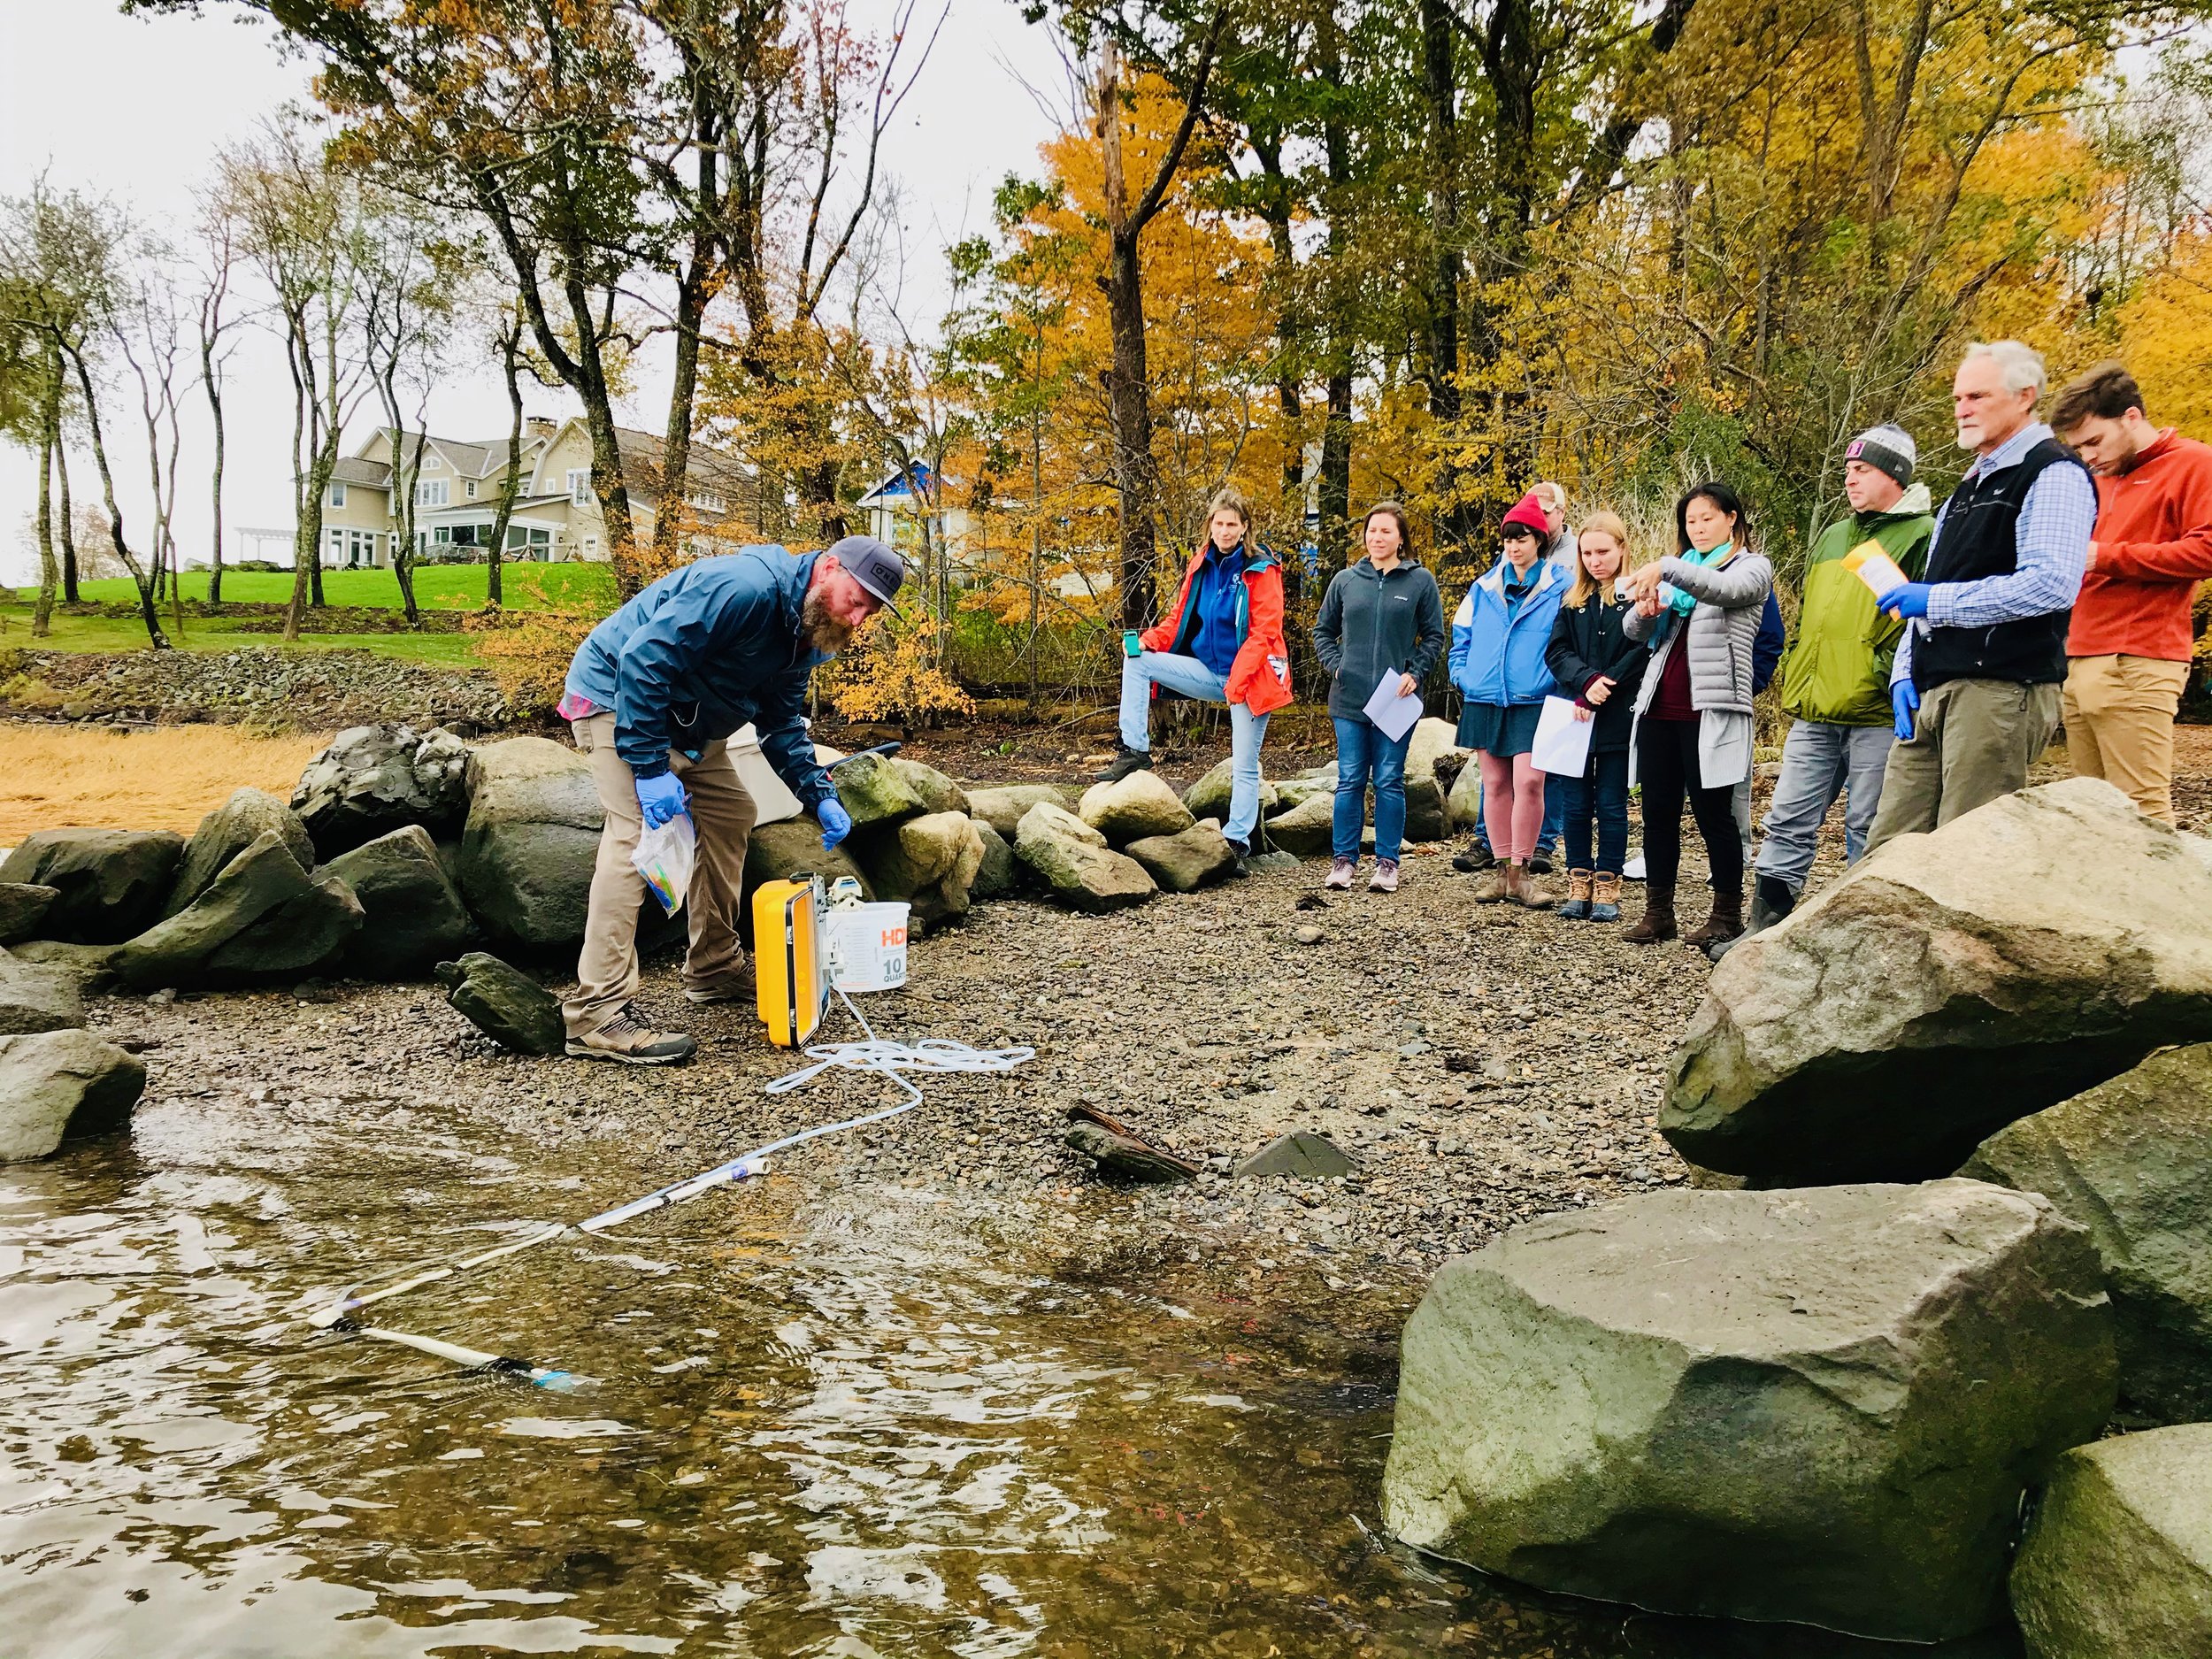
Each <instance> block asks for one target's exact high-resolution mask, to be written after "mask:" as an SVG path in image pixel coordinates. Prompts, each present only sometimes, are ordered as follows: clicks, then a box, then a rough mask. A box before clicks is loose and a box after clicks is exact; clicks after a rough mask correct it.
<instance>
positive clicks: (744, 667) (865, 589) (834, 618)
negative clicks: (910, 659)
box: [560, 535, 906, 1065]
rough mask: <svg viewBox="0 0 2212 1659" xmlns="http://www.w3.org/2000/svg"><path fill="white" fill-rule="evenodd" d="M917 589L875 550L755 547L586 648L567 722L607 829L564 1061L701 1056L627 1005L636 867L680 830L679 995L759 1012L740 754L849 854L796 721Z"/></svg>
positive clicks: (653, 598)
mask: <svg viewBox="0 0 2212 1659" xmlns="http://www.w3.org/2000/svg"><path fill="white" fill-rule="evenodd" d="M905 578H906V565H905V562H904V561H903V560H902V559H901V558H900V557H899V556H898V555H897V554H896V553H894V552H893V551H892V550H891V549H889V548H887V547H886V546H885V545H884V544H883V543H882V542H880V541H877V540H875V539H874V538H873V537H872V536H860V535H856V536H847V537H846V538H845V539H844V540H843V541H840V542H838V543H837V544H836V545H835V546H834V547H833V548H831V549H829V550H828V551H827V552H824V553H810V554H806V555H804V556H803V557H801V556H794V555H793V554H791V553H788V552H787V551H785V549H782V548H780V547H765V546H764V547H749V548H744V549H741V550H739V551H738V552H735V553H727V554H721V555H718V556H716V557H711V558H703V559H700V560H698V561H697V562H696V563H695V564H691V565H685V566H684V567H683V568H682V569H681V570H679V571H674V572H671V573H670V574H668V575H666V576H664V577H662V578H661V579H660V580H658V581H657V582H655V583H653V584H652V585H651V586H650V587H649V588H646V589H645V590H644V591H643V592H642V593H641V594H639V595H638V596H637V597H636V598H634V599H633V600H631V601H630V603H627V604H626V605H624V606H623V607H622V608H621V609H620V610H619V611H616V612H615V613H614V614H613V615H612V616H611V617H609V618H607V619H606V620H605V621H604V622H602V623H601V624H600V625H599V626H597V627H595V628H594V629H593V630H592V631H591V633H590V634H589V635H588V636H587V637H586V639H585V641H584V642H583V643H582V644H581V645H580V646H578V647H577V648H576V656H575V659H574V660H573V661H572V662H571V663H570V664H569V668H568V682H567V685H566V687H565V695H564V696H563V697H562V698H561V703H560V712H561V717H562V718H564V719H565V720H567V721H568V722H569V725H570V730H571V731H572V732H573V733H575V736H576V746H577V747H578V748H579V749H582V750H583V751H584V752H585V754H587V755H588V756H589V757H591V775H592V781H593V783H594V784H595V785H596V786H597V787H598V791H599V804H600V805H601V807H603V809H604V810H605V812H606V825H605V827H604V828H603V829H602V830H601V831H600V833H599V861H598V863H597V864H596V865H595V867H594V869H593V871H592V877H591V909H590V914H589V916H588V918H587V920H586V921H585V924H584V949H583V955H582V956H581V958H580V960H579V961H578V963H577V964H576V989H575V991H574V993H573V994H572V995H570V996H569V997H568V999H567V1000H566V1001H565V1002H563V1003H562V1005H561V1013H562V1017H563V1018H564V1019H565V1021H566V1023H567V1026H568V1052H569V1053H570V1054H572V1055H576V1056H581V1057H584V1058H587V1059H594V1060H618V1061H621V1062H623V1063H625V1064H630V1065H672V1064H676V1063H678V1062H680V1061H684V1060H688V1059H689V1058H690V1057H691V1056H692V1055H693V1053H694V1052H695V1050H696V1049H697V1047H698V1045H697V1044H696V1043H695V1042H694V1041H692V1039H691V1038H690V1037H688V1036H686V1035H684V1034H683V1033H678V1032H662V1031H656V1030H654V1029H653V1028H652V1026H651V1025H649V1023H648V1022H647V1021H645V1020H644V1019H643V1018H641V1017H640V1015H639V1014H638V1012H637V1010H635V1009H634V1007H633V1006H632V1005H631V999H632V998H633V997H634V996H635V995H637V987H638V964H637V918H638V907H639V905H640V904H641V903H642V902H644V899H645V878H644V877H642V876H641V875H640V874H639V873H638V872H637V869H636V867H635V866H634V864H631V862H630V855H631V854H632V853H634V851H636V849H637V844H638V838H639V836H640V835H641V834H642V833H644V831H645V828H646V826H649V825H650V826H658V825H662V824H665V823H667V822H669V821H670V820H671V819H672V818H675V817H676V816H677V815H678V814H680V813H686V812H687V813H689V814H690V816H691V821H692V825H693V827H694V828H695V830H696V831H697V833H698V859H697V862H696V864H695V866H694V868H693V872H692V877H691V887H690V891H689V893H688V894H687V895H686V898H685V901H684V908H685V911H686V913H687V916H688V917H689V918H690V928H691V947H690V949H689V951H688V952H687V954H686V955H685V957H684V973H683V986H684V995H686V996H687V997H688V998H689V999H690V1000H691V1001H692V1002H749V1001H751V1000H752V996H753V979H752V975H751V974H750V972H748V971H747V969H746V966H745V952H744V949H743V947H742V946H741V945H740V944H739V942H738V938H737V915H738V900H739V895H740V894H741V891H742V889H743V883H744V875H745V842H746V838H747V837H748V836H749V834H750V833H752V828H753V822H754V819H755V818H756V816H757V814H756V812H755V810H754V806H753V798H752V796H751V795H749V794H748V793H747V792H746V788H745V786H744V784H743V783H742V782H741V781H740V780H739V779H738V775H737V768H736V766H735V764H733V762H732V760H731V758H730V755H729V749H728V741H729V739H730V737H731V736H732V735H733V733H735V732H736V731H737V729H738V728H739V727H740V726H746V725H748V724H749V725H750V726H752V728H753V730H754V733H755V734H756V735H757V738H758V739H759V741H760V752H761V754H762V755H763V756H764V757H766V759H767V762H768V764H770V765H771V766H772V767H773V768H774V769H775V772H776V776H777V777H779V778H780V779H782V780H783V781H784V784H785V786H786V787H788V788H789V789H790V791H791V793H792V794H793V795H796V796H798V798H799V803H800V804H801V805H802V806H804V807H806V808H808V809H809V810H811V811H812V812H813V814H814V816H815V818H817V819H818V821H819V822H820V824H821V826H822V847H823V849H824V850H825V851H827V850H828V849H831V848H833V847H835V846H836V845H837V843H838V842H839V841H842V840H844V839H845V836H846V835H847V834H848V833H849V832H850V831H851V829H852V819H851V818H850V817H849V816H848V815H847V813H846V811H845V809H844V807H843V806H842V805H841V804H840V803H839V802H838V799H837V790H836V787H835V786H833V784H832V783H831V782H830V780H829V773H828V772H826V771H825V770H824V769H823V767H822V765H821V764H820V763H819V762H818V761H817V760H816V759H815V757H814V741H813V739H812V738H811V737H810V736H809V735H808V733H807V727H806V719H805V717H804V715H803V712H802V710H803V709H804V708H805V706H806V690H807V680H808V679H809V677H810V676H811V675H812V673H813V672H814V670H815V669H816V668H817V667H818V666H820V665H821V664H824V663H826V662H827V661H829V659H830V658H831V657H834V656H835V655H836V654H837V653H838V652H839V651H840V650H841V649H843V648H844V647H845V645H846V644H847V643H848V642H849V641H850V640H851V639H852V636H853V634H854V631H855V630H856V629H857V628H858V627H859V626H860V625H861V624H862V623H864V622H865V621H866V620H867V619H868V618H870V617H872V616H873V615H874V614H875V613H876V611H878V610H879V608H881V607H882V606H885V605H888V604H891V603H892V602H893V600H894V599H895V597H896V595H897V594H898V591H899V584H900V583H901V582H902V581H903V580H905ZM893 608H894V609H896V607H895V606H894V607H893Z"/></svg>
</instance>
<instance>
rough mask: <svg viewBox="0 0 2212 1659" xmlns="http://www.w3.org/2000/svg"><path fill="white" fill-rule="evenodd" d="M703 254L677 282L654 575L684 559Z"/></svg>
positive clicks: (703, 309)
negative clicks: (672, 367) (681, 547)
mask: <svg viewBox="0 0 2212 1659" xmlns="http://www.w3.org/2000/svg"><path fill="white" fill-rule="evenodd" d="M702 261H703V255H702V253H701V252H700V251H699V250H698V249H697V248H696V247H695V248H694V250H693V252H692V257H691V263H690V265H688V266H687V268H686V269H685V271H684V273H683V275H682V277H681V279H680V280H679V281H678V283H677V285H676V361H675V365H674V373H673V374H672V377H671V380H670V385H669V391H668V427H667V431H666V433H665V434H664V436H663V437H662V439H661V476H660V503H661V504H660V510H659V511H657V512H656V513H655V514H654V515H653V563H654V565H655V566H656V569H655V571H654V574H655V575H660V574H663V573H664V572H668V571H672V570H674V569H675V568H676V566H677V565H680V564H681V563H683V554H682V551H681V549H680V545H679V543H680V537H681V535H682V533H683V518H684V514H685V511H686V502H685V496H686V495H687V486H688V484H689V481H690V478H691V419H692V411H693V410H694V408H695V406H696V404H697V402H698V396H699V328H700V326H701V324H702V323H703V322H704V321H705V319H706V314H707V276H708V273H707V272H706V271H705V269H704V268H703V264H702Z"/></svg>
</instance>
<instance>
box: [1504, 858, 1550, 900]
mask: <svg viewBox="0 0 2212 1659" xmlns="http://www.w3.org/2000/svg"><path fill="white" fill-rule="evenodd" d="M1535 871H1536V864H1535V861H1534V860H1533V859H1531V860H1529V861H1528V862H1526V863H1525V864H1522V865H1521V866H1520V877H1519V879H1517V881H1515V882H1514V884H1513V902H1515V903H1516V904H1517V905H1520V906H1521V907H1522V908H1523V909H1524V910H1549V909H1551V889H1550V888H1549V887H1546V886H1545V885H1544V884H1543V883H1542V882H1541V881H1539V880H1538V879H1536V874H1535Z"/></svg>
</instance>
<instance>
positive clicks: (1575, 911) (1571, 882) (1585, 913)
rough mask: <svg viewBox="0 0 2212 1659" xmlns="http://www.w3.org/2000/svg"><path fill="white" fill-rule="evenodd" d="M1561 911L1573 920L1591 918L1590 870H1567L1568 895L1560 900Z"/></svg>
mask: <svg viewBox="0 0 2212 1659" xmlns="http://www.w3.org/2000/svg"><path fill="white" fill-rule="evenodd" d="M1559 913H1560V914H1561V915H1562V916H1563V917H1565V918H1567V919H1568V920H1569V921H1571V922H1586V921H1588V920H1589V919H1590V872H1588V871H1587V870H1570V871H1569V872H1567V896H1566V897H1565V898H1563V899H1562V900H1560V901H1559Z"/></svg>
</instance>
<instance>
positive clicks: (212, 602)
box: [207, 369, 223, 611]
mask: <svg viewBox="0 0 2212 1659" xmlns="http://www.w3.org/2000/svg"><path fill="white" fill-rule="evenodd" d="M208 373H209V378H208V380H207V412H208V414H209V415H210V417H211V418H212V419H213V420H214V422H215V475H214V482H213V487H212V488H211V492H210V493H211V495H212V496H213V498H214V499H213V503H212V505H213V506H214V509H215V542H214V547H213V549H212V550H211V553H210V554H209V557H208V562H207V603H208V606H209V608H210V609H211V610H216V611H219V610H221V609H222V606H223V391H222V388H221V387H220V386H219V384H218V383H217V382H216V380H214V379H213V377H212V370H211V369H210V370H209V372H208Z"/></svg>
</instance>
